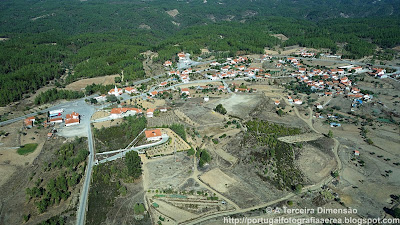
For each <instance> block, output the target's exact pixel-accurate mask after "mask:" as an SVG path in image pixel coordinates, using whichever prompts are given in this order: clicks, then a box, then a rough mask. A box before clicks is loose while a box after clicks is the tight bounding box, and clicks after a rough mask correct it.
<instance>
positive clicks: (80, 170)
mask: <svg viewBox="0 0 400 225" xmlns="http://www.w3.org/2000/svg"><path fill="white" fill-rule="evenodd" d="M85 144H86V142H84V141H83V138H78V139H76V140H75V141H74V142H72V143H67V144H64V145H62V146H61V148H60V149H59V150H57V151H56V153H55V155H56V156H57V159H56V161H55V162H49V163H48V164H47V165H46V164H45V166H44V167H43V176H46V175H48V172H50V171H51V172H53V171H54V170H56V172H57V174H58V176H57V177H55V178H51V179H50V180H49V181H48V182H47V183H44V182H43V179H41V178H38V180H37V181H36V182H35V186H34V187H31V188H29V187H28V188H26V190H25V192H26V196H27V200H28V201H31V200H33V201H34V204H35V206H36V208H37V210H38V212H39V213H43V212H45V211H46V210H47V209H48V208H49V207H50V206H53V205H58V204H59V203H60V202H61V201H66V200H67V199H68V198H69V197H70V196H71V192H72V190H73V189H74V188H75V186H76V185H77V184H78V183H79V182H80V181H81V179H82V177H83V174H84V171H85V165H82V163H83V162H84V161H85V160H86V157H87V156H88V155H89V151H87V150H85V149H83V148H82V147H83V146H84V145H85ZM51 174H54V173H51ZM49 175H50V173H49Z"/></svg>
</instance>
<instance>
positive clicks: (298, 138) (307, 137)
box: [278, 133, 323, 143]
mask: <svg viewBox="0 0 400 225" xmlns="http://www.w3.org/2000/svg"><path fill="white" fill-rule="evenodd" d="M321 137H323V135H322V134H317V133H305V134H299V135H293V136H285V137H280V138H278V140H280V141H283V142H286V143H296V142H307V141H314V140H317V139H319V138H321Z"/></svg>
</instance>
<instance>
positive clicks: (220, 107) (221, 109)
mask: <svg viewBox="0 0 400 225" xmlns="http://www.w3.org/2000/svg"><path fill="white" fill-rule="evenodd" d="M214 111H215V112H218V113H221V114H222V115H225V114H226V113H227V111H226V109H225V108H224V107H223V106H222V104H219V105H217V106H216V107H215V109H214Z"/></svg>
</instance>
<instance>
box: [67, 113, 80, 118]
mask: <svg viewBox="0 0 400 225" xmlns="http://www.w3.org/2000/svg"><path fill="white" fill-rule="evenodd" d="M65 118H66V119H79V113H77V112H72V113H71V114H67V115H65Z"/></svg>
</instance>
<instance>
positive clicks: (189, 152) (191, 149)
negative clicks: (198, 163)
mask: <svg viewBox="0 0 400 225" xmlns="http://www.w3.org/2000/svg"><path fill="white" fill-rule="evenodd" d="M195 153H196V151H195V150H194V149H193V148H190V149H189V150H188V151H187V154H188V156H192V155H194V154H195Z"/></svg>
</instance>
